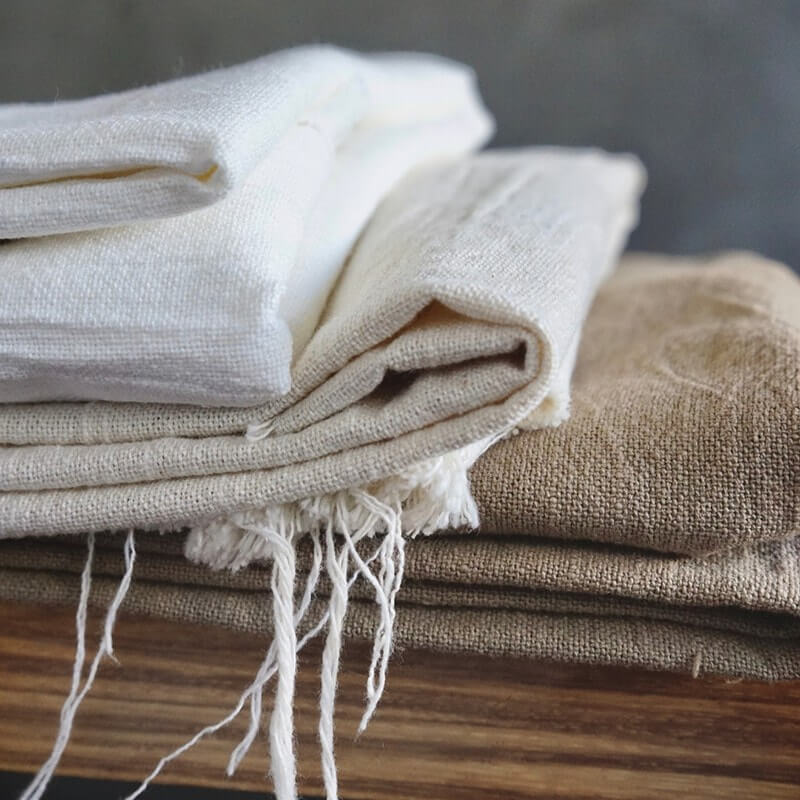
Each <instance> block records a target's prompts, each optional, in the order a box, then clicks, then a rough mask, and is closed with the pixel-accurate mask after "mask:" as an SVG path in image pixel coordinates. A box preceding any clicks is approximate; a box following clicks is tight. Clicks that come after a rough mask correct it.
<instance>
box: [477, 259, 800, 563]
mask: <svg viewBox="0 0 800 800" xmlns="http://www.w3.org/2000/svg"><path fill="white" fill-rule="evenodd" d="M472 486H473V491H474V494H475V497H476V500H477V501H478V505H479V507H480V509H481V512H482V513H481V518H482V530H483V531H484V532H486V533H526V532H534V533H537V534H540V535H542V534H543V535H546V536H553V537H558V538H570V539H592V540H598V541H606V542H615V543H619V544H628V545H633V546H636V547H646V548H653V549H657V550H662V551H667V552H677V553H703V552H711V551H716V550H725V549H728V548H732V547H738V546H740V545H746V544H750V543H754V542H759V541H765V540H770V539H783V538H787V537H791V536H795V535H797V534H798V533H800V281H798V279H797V277H796V276H794V275H793V274H792V273H791V272H789V270H787V269H786V268H785V267H783V266H781V265H778V264H775V263H774V262H770V261H767V260H766V259H763V258H760V257H758V256H755V255H751V254H747V253H732V254H724V255H720V256H717V257H714V258H710V259H708V260H705V261H704V260H698V259H679V258H674V259H667V258H664V257H662V256H639V257H636V258H628V259H627V260H626V261H625V262H624V263H623V266H622V267H621V269H620V270H619V271H618V272H617V273H616V274H615V275H614V277H613V278H612V279H611V280H610V281H609V282H608V283H607V284H606V285H605V287H604V288H602V289H601V291H600V293H599V294H598V296H597V299H596V301H595V303H594V305H593V307H592V311H591V314H590V315H589V319H588V320H587V323H586V326H585V329H584V335H583V339H582V344H581V348H580V353H579V357H578V362H577V365H576V370H575V375H574V382H573V399H572V414H571V418H570V419H569V421H568V422H567V423H565V424H564V425H562V426H561V427H560V428H558V429H551V430H542V431H536V432H527V433H523V434H521V435H519V436H517V437H515V438H513V439H511V440H508V441H505V442H501V443H500V444H498V445H497V446H496V447H494V448H493V449H492V450H491V451H489V452H488V453H486V455H485V456H484V457H483V458H482V459H481V460H480V461H479V462H478V463H477V464H476V465H475V467H474V468H473V470H472Z"/></svg>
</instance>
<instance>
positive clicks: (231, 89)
mask: <svg viewBox="0 0 800 800" xmlns="http://www.w3.org/2000/svg"><path fill="white" fill-rule="evenodd" d="M490 132H491V120H490V117H489V116H488V114H487V113H486V111H485V110H484V109H483V107H482V105H481V102H480V99H479V97H478V94H477V90H476V88H475V81H474V77H473V74H472V72H471V70H469V69H468V68H466V67H463V66H461V65H458V64H455V63H452V62H449V61H445V60H444V59H440V58H436V57H432V56H421V55H380V56H370V57H366V56H358V55H356V54H353V53H348V52H346V51H342V50H338V49H335V48H330V47H309V48H299V49H296V50H291V51H286V52H282V53H277V54H275V55H272V56H267V57H265V58H262V59H259V60H257V61H253V62H250V63H248V64H242V65H240V66H237V67H232V68H228V69H222V70H217V71H214V72H209V73H206V74H203V75H198V76H194V77H190V78H185V79H182V80H177V81H173V82H170V83H166V84H162V85H159V86H154V87H149V88H145V89H140V90H134V91H128V92H124V93H122V94H118V95H109V96H105V97H99V98H93V99H89V100H80V101H75V102H59V103H54V104H50V105H41V106H40V105H34V106H10V107H5V108H0V238H1V237H30V236H35V235H39V234H56V233H63V232H65V231H75V232H73V233H67V234H64V235H58V236H46V237H42V238H27V239H20V240H17V241H13V242H9V243H6V244H4V245H3V246H2V247H0V271H1V272H2V275H3V292H2V297H0V352H2V356H3V357H2V359H0V402H30V401H34V402H35V401H46V400H114V401H133V402H161V403H193V404H198V405H206V406H253V405H257V404H260V403H264V402H266V401H267V400H269V399H271V398H274V397H278V396H280V395H282V394H285V393H286V392H287V391H288V389H289V386H290V369H291V364H292V357H293V354H294V355H295V356H296V355H297V354H299V353H301V352H302V350H303V347H304V345H305V344H306V342H307V341H308V339H309V337H310V335H311V334H312V333H313V331H314V329H315V328H316V325H317V322H318V319H319V314H320V313H321V311H322V308H323V307H324V304H325V302H326V300H327V297H328V294H329V292H330V290H331V288H332V286H333V285H334V283H335V281H336V279H337V277H338V274H339V272H340V269H341V266H342V264H343V262H344V260H345V258H346V256H347V254H348V252H349V251H350V249H351V248H352V246H353V243H354V242H355V240H356V238H357V236H358V234H359V232H360V230H361V229H362V227H363V225H364V223H365V222H366V220H367V219H368V217H369V215H370V214H371V213H372V211H373V210H374V209H375V206H376V205H377V203H378V202H379V201H380V199H381V197H382V196H383V195H384V194H385V193H386V192H387V191H388V190H389V189H390V188H391V186H392V185H393V184H394V183H396V182H397V181H398V180H399V179H400V178H401V177H402V176H403V175H404V174H405V173H406V172H408V171H409V170H410V169H411V168H412V167H414V166H416V165H419V164H421V163H424V162H428V161H432V160H437V159H442V158H446V157H454V156H459V155H462V154H464V153H466V152H468V151H469V150H471V149H474V148H476V147H477V146H479V145H480V144H482V143H483V142H484V141H485V140H486V138H487V137H488V135H489V133H490ZM217 201H219V202H217ZM209 204H212V205H210V206H209ZM201 206H209V207H208V208H204V209H201V210H195V209H198V208H199V207H201ZM186 212H192V213H186ZM175 215H181V216H175ZM121 223H137V224H135V225H132V224H125V225H124V226H120V224H121ZM109 225H116V226H120V227H114V228H110V229H108V228H106V229H103V230H88V231H87V229H95V228H100V227H102V226H109Z"/></svg>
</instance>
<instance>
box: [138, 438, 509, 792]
mask: <svg viewBox="0 0 800 800" xmlns="http://www.w3.org/2000/svg"><path fill="white" fill-rule="evenodd" d="M498 438H501V437H499V436H497V437H491V438H489V439H485V440H482V441H480V442H477V443H475V444H472V445H470V446H468V447H465V448H462V449H461V450H458V451H455V452H452V453H447V454H445V455H442V456H440V457H438V458H434V459H430V460H428V461H425V462H422V463H419V464H416V465H414V466H412V467H410V468H409V469H407V470H405V471H403V472H402V473H400V474H398V475H394V476H391V477H388V478H386V479H384V480H380V481H376V482H374V483H372V484H370V485H369V486H366V487H362V488H354V489H347V490H343V491H340V492H336V493H333V494H328V495H321V496H318V497H314V498H307V499H305V500H301V501H298V502H295V503H284V504H279V505H275V506H271V507H269V508H264V509H260V510H256V511H248V512H243V513H240V514H236V515H233V516H231V517H227V518H224V519H217V520H214V521H212V522H210V523H208V524H206V525H204V526H202V527H197V528H195V529H194V530H192V531H191V533H190V534H189V536H188V537H187V541H186V547H185V553H186V556H187V558H189V560H191V561H194V562H197V563H202V564H206V565H207V566H210V567H212V568H213V569H231V570H238V569H241V568H243V567H245V566H247V565H248V564H250V563H251V562H253V561H263V560H271V561H272V562H273V577H272V585H271V589H272V593H273V613H274V617H275V618H274V629H275V638H274V641H273V644H272V645H271V646H270V650H269V652H268V653H267V658H266V660H265V664H269V668H268V669H267V670H264V669H262V671H261V673H260V675H259V676H257V678H256V680H255V681H254V683H253V684H251V686H250V687H248V689H246V690H245V693H244V694H243V695H242V697H241V698H240V701H239V703H238V704H237V707H236V709H235V710H234V712H233V715H232V716H231V715H229V717H227V718H226V719H225V720H223V721H221V722H220V723H218V725H220V726H221V725H224V724H227V722H228V721H230V720H231V719H233V717H235V716H236V714H238V713H239V711H240V710H241V708H242V707H243V705H244V704H245V703H246V702H248V700H249V702H250V727H249V729H248V731H247V733H246V734H245V737H244V738H243V739H242V741H241V742H240V743H239V745H238V746H237V747H236V749H235V750H234V752H233V754H232V756H231V759H230V761H229V763H228V774H229V775H232V774H233V773H234V772H235V771H236V769H237V767H238V766H239V764H240V763H241V761H242V759H243V758H244V756H245V755H246V753H247V752H248V751H249V749H250V747H251V746H252V744H253V742H254V741H255V739H256V737H257V735H258V730H259V725H260V718H261V709H262V705H261V695H262V692H263V688H264V685H265V683H266V681H267V680H268V679H269V677H272V675H273V674H275V673H277V675H278V686H277V689H276V695H275V704H274V707H273V712H272V716H271V719H270V725H269V737H270V763H271V765H272V766H271V772H272V778H273V785H274V790H275V794H276V797H277V800H294V798H296V796H297V795H296V788H295V785H294V775H295V755H294V750H293V748H292V747H291V742H292V740H293V734H294V731H293V727H292V719H291V714H290V712H289V711H288V710H287V704H288V703H289V702H290V698H289V694H290V692H291V690H292V689H293V685H294V674H293V673H294V670H295V661H294V659H293V658H291V657H290V656H289V649H290V647H291V646H292V642H295V643H296V642H297V634H296V631H297V628H298V626H299V625H300V624H301V623H302V621H303V619H304V616H305V614H306V612H307V610H308V607H309V605H310V601H311V597H312V596H313V593H314V590H315V588H316V585H317V582H318V580H319V577H320V574H321V573H322V570H323V568H324V572H325V575H326V576H327V578H328V580H329V582H330V585H331V594H330V598H329V600H328V605H327V609H326V611H325V613H324V615H323V619H322V620H321V622H320V623H319V624H318V625H317V626H316V630H318V631H319V630H322V628H323V627H326V628H327V631H326V634H325V644H324V648H323V652H322V664H321V670H320V717H319V741H320V756H321V762H322V776H323V781H324V784H325V792H326V796H327V798H328V800H336V798H337V797H338V785H337V773H336V761H335V756H334V706H335V697H336V684H337V679H338V672H339V661H340V654H341V647H342V636H343V626H344V620H345V617H346V614H347V605H348V596H349V589H350V586H352V584H353V582H354V581H355V580H356V579H358V578H362V579H363V580H365V581H367V583H369V585H370V586H371V587H372V589H373V590H374V597H375V603H376V605H377V607H378V622H377V626H376V630H375V635H374V641H373V648H372V657H371V661H370V666H369V670H368V673H367V682H366V706H365V710H364V714H363V716H362V719H361V721H360V724H359V727H358V733H359V734H361V733H362V732H363V731H364V730H365V729H366V727H367V725H368V723H369V720H370V719H371V717H372V716H373V714H374V713H375V710H376V709H377V706H378V703H379V701H380V698H381V696H382V694H383V691H384V688H385V686H386V676H387V672H388V665H389V657H390V655H391V652H392V638H393V630H394V621H395V600H396V597H397V593H398V592H399V590H400V586H401V584H402V579H403V570H404V565H405V538H406V537H409V536H410V537H413V536H418V535H427V534H430V533H433V532H434V531H437V530H442V529H447V528H475V527H476V526H477V524H478V510H477V507H476V505H475V501H474V500H473V498H472V493H471V491H470V486H469V474H468V473H469V468H470V467H471V466H472V464H473V463H474V462H475V460H476V459H477V458H478V456H480V455H481V453H483V452H484V451H485V450H486V449H487V448H488V447H490V446H491V445H492V444H493V443H494V442H495V441H496V440H497V439H498ZM379 534H381V537H380V539H379V541H378V544H377V545H376V547H375V549H374V550H373V552H372V554H371V555H370V556H369V557H368V558H364V557H363V556H362V555H361V553H360V551H359V548H358V544H359V543H360V542H362V541H363V540H365V539H371V538H374V537H376V536H377V535H379ZM306 535H308V536H310V537H311V538H312V541H313V544H314V554H313V558H312V567H311V570H310V572H309V575H308V579H307V582H306V586H305V590H304V592H303V597H302V599H301V601H300V604H299V606H298V609H297V612H296V613H295V614H294V616H293V625H294V631H290V630H289V625H288V620H289V618H290V615H289V612H288V610H287V604H290V603H291V599H290V596H292V595H293V593H294V583H295V581H296V578H295V576H292V579H291V580H288V579H287V573H288V566H287V564H286V563H285V562H286V559H287V555H286V553H285V550H286V547H285V545H288V546H289V547H292V548H293V547H296V545H297V543H298V541H299V540H300V539H301V538H302V537H303V536H306ZM279 541H280V544H279V543H278V542H279ZM373 564H375V566H374V567H373V566H372V565H373ZM276 574H278V575H280V576H281V580H277V579H276ZM307 638H308V636H307V637H306V638H304V639H303V640H302V643H304V642H305V641H307ZM302 643H301V644H300V645H299V646H302ZM280 653H283V654H284V658H283V660H282V663H279V662H281V659H280V658H279V654H280ZM262 666H263V665H262ZM289 671H291V672H292V675H291V677H288V676H285V675H284V673H288V672H289ZM218 729H219V728H218V727H217V726H210V728H207V729H205V730H206V732H212V731H213V730H218ZM199 735H205V734H204V732H201V733H200V734H199ZM196 740H197V738H195V740H193V741H196ZM181 752H184V750H183V749H181ZM176 753H177V751H176ZM160 766H163V764H162V765H160ZM157 771H159V767H157ZM157 771H156V773H155V774H157ZM152 777H154V775H153V776H151V778H149V779H148V781H149V780H151V779H152ZM135 796H136V794H134V795H131V797H130V798H128V800H133V798H134V797H135Z"/></svg>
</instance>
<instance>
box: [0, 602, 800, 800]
mask: <svg viewBox="0 0 800 800" xmlns="http://www.w3.org/2000/svg"><path fill="white" fill-rule="evenodd" d="M0 617H1V618H2V619H3V625H2V631H1V632H0V769H5V770H18V771H19V770H25V771H30V770H35V769H36V768H38V766H39V764H40V762H41V761H42V760H43V759H44V758H45V756H46V755H47V753H48V752H49V749H50V747H51V744H52V739H53V735H54V733H55V729H56V722H57V718H58V712H59V708H60V705H61V702H62V701H63V697H64V694H65V692H66V691H67V688H68V684H69V676H70V670H71V663H72V658H73V651H74V627H73V612H72V610H70V609H53V608H44V607H32V606H22V605H13V604H9V603H0ZM92 634H93V638H92V639H91V642H92V643H94V641H95V639H94V636H96V634H97V618H95V619H94V624H93V626H92ZM265 645H266V643H265V642H264V641H260V640H259V639H258V637H254V636H251V635H244V634H240V633H233V632H230V631H224V630H217V629H209V628H203V627H198V626H188V625H180V624H176V623H171V622H163V621H158V620H144V619H133V618H129V617H125V616H123V617H122V618H121V619H120V621H119V623H118V627H117V631H116V636H115V646H116V652H117V655H118V657H119V659H120V661H121V665H120V666H116V665H114V664H110V663H109V664H106V665H105V666H104V667H103V669H102V670H101V673H100V676H99V678H98V681H97V684H96V685H95V687H94V689H93V691H92V692H91V694H90V695H89V696H88V698H87V699H86V701H85V703H84V705H83V707H82V709H81V712H80V714H79V716H78V719H77V723H76V727H75V730H74V733H73V737H72V741H71V744H70V746H69V748H68V750H67V752H66V754H65V757H64V759H63V762H62V767H61V773H63V774H69V775H76V776H92V777H105V778H114V779H118V780H122V779H125V780H139V779H141V778H142V777H143V776H144V775H146V774H147V773H148V772H149V771H150V769H151V767H152V766H153V765H154V764H155V762H156V761H157V760H158V759H159V758H160V757H161V756H162V755H164V754H165V753H166V752H168V751H169V750H171V749H172V748H174V747H176V746H177V745H179V744H181V743H182V742H183V741H184V740H185V739H186V738H188V737H189V736H190V735H191V734H192V733H193V732H194V731H195V730H196V729H198V728H200V727H202V726H203V725H205V724H207V723H209V722H212V721H214V720H216V719H218V718H220V717H221V716H223V715H224V714H226V713H227V711H228V710H229V709H230V708H231V707H232V706H233V704H234V703H235V701H236V699H237V697H238V695H239V693H240V691H241V690H242V689H243V688H244V687H245V686H246V685H247V684H248V683H249V682H250V681H251V680H252V677H253V675H254V673H255V670H256V669H257V667H258V664H259V663H260V660H261V657H262V655H263V648H264V647H265ZM92 646H93V645H92ZM318 658H319V649H318V648H315V649H313V650H312V651H311V652H309V653H307V654H304V656H303V659H302V661H303V666H302V669H301V671H300V675H299V677H298V690H299V692H298V702H297V706H298V713H297V723H298V736H297V742H298V750H299V753H300V771H301V776H302V783H301V785H302V789H303V791H304V792H307V793H309V794H311V795H319V794H321V793H322V790H321V782H320V778H319V767H318V763H317V758H318V748H317V742H316V733H315V730H316V698H317V695H318V675H317V663H318ZM366 659H367V651H366V650H365V648H364V647H363V646H360V645H359V646H354V645H349V646H348V648H347V651H346V653H345V658H344V663H343V669H342V673H341V678H340V694H339V702H338V712H337V723H338V727H337V732H338V741H337V749H338V761H339V769H340V792H341V796H342V798H343V800H344V799H345V798H351V799H352V800H360V799H362V798H363V799H364V800H366V798H371V800H383V798H387V800H388V798H398V797H403V798H409V800H414V799H415V798H420V799H421V798H426V800H428V799H429V798H448V799H449V800H460V799H464V800H466V798H478V797H481V798H482V797H497V796H500V795H501V794H502V796H503V797H504V798H510V799H513V798H572V799H573V800H574V799H575V798H583V799H585V800H589V799H590V798H591V799H592V800H595V799H600V798H602V799H603V800H612V799H613V800H628V799H629V798H630V799H632V798H662V797H664V798H666V797H670V798H672V797H682V798H730V800H736V799H737V798H742V799H744V798H747V799H748V800H750V799H751V798H776V800H777V799H779V798H796V797H800V682H796V683H790V684H758V683H749V682H741V683H726V682H724V681H721V680H710V679H701V680H693V679H692V678H689V677H683V676H674V675H662V674H656V673H647V672H640V671H627V670H620V669H612V668H597V667H582V666H565V665H556V664H545V663H534V662H530V661H521V660H493V659H489V658H485V657H470V656H452V655H441V654H434V653H426V652H416V651H414V652H412V651H407V652H405V653H401V654H398V656H397V657H396V658H395V660H394V662H393V664H392V667H391V670H390V677H389V687H388V691H387V693H386V696H385V697H384V700H383V702H382V704H381V706H380V708H379V711H378V714H377V716H376V718H375V719H374V720H373V722H372V724H371V726H370V729H369V730H368V731H367V733H366V734H365V735H364V736H363V737H361V739H360V740H359V741H358V742H354V741H353V734H354V731H355V729H356V725H357V722H358V719H359V717H360V713H361V708H362V702H363V695H364V669H365V667H366ZM244 727H245V720H244V715H242V719H241V720H239V721H237V723H236V724H234V725H232V726H231V728H230V729H229V730H227V731H225V732H224V733H220V734H218V735H217V736H215V737H214V738H212V739H208V740H206V741H204V742H203V743H201V744H200V745H199V746H198V747H197V748H195V749H194V750H193V751H191V752H190V753H188V754H186V755H184V756H183V757H182V758H181V759H180V760H179V761H177V762H175V763H174V764H172V765H170V767H168V769H167V770H166V771H165V772H164V773H163V780H164V781H165V782H169V783H176V784H187V785H197V786H227V787H229V788H236V789H249V790H261V791H264V790H265V789H266V788H267V787H268V784H267V783H266V782H265V777H264V776H265V773H266V770H267V767H268V764H267V755H266V745H265V744H264V743H263V742H259V743H258V745H257V746H256V747H255V748H254V752H253V753H251V755H250V756H249V757H248V759H247V760H246V761H245V762H244V764H243V766H242V770H241V772H240V773H239V774H238V775H237V776H236V777H235V778H234V779H231V780H229V779H226V778H225V777H224V765H225V764H226V763H227V757H228V754H229V752H230V750H231V748H232V747H233V746H234V745H235V743H236V742H237V741H238V737H239V736H241V734H242V732H243V730H244Z"/></svg>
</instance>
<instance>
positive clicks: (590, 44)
mask: <svg viewBox="0 0 800 800" xmlns="http://www.w3.org/2000/svg"><path fill="white" fill-rule="evenodd" d="M309 41H325V42H334V43H338V44H342V45H347V46H350V47H355V48H360V49H365V50H374V49H405V50H429V51H435V52H438V53H442V54H444V55H448V56H451V57H453V58H457V59H459V60H462V61H466V62H468V63H470V64H472V65H473V66H474V67H475V68H476V69H477V71H478V75H479V78H480V82H481V88H482V90H483V93H484V96H485V98H486V101H487V103H488V105H489V107H490V108H491V109H492V111H493V112H494V113H495V115H496V116H497V120H498V132H497V136H496V138H495V141H494V144H495V145H519V144H527V143H555V144H570V145H599V146H602V147H605V148H608V149H611V150H630V151H632V152H634V153H637V154H638V155H639V156H640V157H641V158H642V160H643V161H644V162H645V164H646V165H647V167H648V169H649V172H650V184H649V187H648V190H647V193H646V196H645V200H644V205H643V214H642V222H641V225H640V227H639V229H638V230H637V232H636V233H635V235H634V237H633V241H632V246H634V247H637V248H641V249H648V250H663V251H671V252H697V251H708V250H714V249H724V248H733V247H745V248H750V249H754V250H759V251H761V252H763V253H765V254H767V255H770V256H773V257H775V258H779V259H782V260H784V261H786V262H788V263H790V264H791V265H792V266H793V267H794V268H795V269H798V267H800V0H527V1H526V0H494V1H492V0H438V1H437V0H402V1H401V2H389V1H388V0H338V2H336V1H335V0H330V2H324V1H323V0H311V1H310V2H301V1H300V0H298V1H297V2H295V1H294V0H285V1H278V0H139V2H133V0H131V1H130V2H126V1H124V0H75V1H74V2H73V1H72V0H0V101H1V102H9V101H20V100H53V99H54V98H57V97H58V98H70V97H80V96H83V95H87V94H94V93H98V92H106V91H111V90H117V89H123V88H126V87H129V86H135V85H141V84H146V83H152V82H154V81H159V80H163V79H164V78H169V77H171V76H174V75H179V74H188V73H192V72H196V71H198V70H201V69H206V68H208V67H213V66H218V65H223V64H231V63H235V62H237V61H242V60H245V59H248V58H252V57H254V56H257V55H260V54H262V53H265V52H268V51H270V50H274V49H277V48H281V47H287V46H290V45H294V44H300V43H304V42H309Z"/></svg>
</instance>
